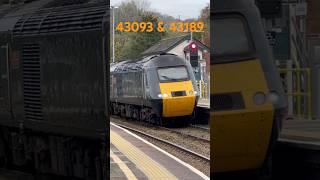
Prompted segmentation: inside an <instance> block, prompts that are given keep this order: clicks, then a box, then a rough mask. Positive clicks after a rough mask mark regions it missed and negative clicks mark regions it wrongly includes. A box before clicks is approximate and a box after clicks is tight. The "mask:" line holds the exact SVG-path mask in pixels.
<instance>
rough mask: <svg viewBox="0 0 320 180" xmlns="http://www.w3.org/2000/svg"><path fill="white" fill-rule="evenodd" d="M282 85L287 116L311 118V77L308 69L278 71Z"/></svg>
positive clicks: (283, 69)
mask: <svg viewBox="0 0 320 180" xmlns="http://www.w3.org/2000/svg"><path fill="white" fill-rule="evenodd" d="M279 72H280V76H281V78H282V84H283V87H284V90H285V93H286V94H287V97H288V115H289V116H295V117H298V118H308V119H311V118H312V109H311V108H312V107H311V104H312V102H311V101H312V97H311V77H310V69H309V68H282V69H279Z"/></svg>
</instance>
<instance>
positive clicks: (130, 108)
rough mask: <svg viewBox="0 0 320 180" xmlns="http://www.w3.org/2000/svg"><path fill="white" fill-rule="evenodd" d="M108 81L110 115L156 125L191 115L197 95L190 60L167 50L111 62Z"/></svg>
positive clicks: (184, 119)
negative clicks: (133, 58) (140, 57)
mask: <svg viewBox="0 0 320 180" xmlns="http://www.w3.org/2000/svg"><path fill="white" fill-rule="evenodd" d="M110 83H111V89H110V104H111V106H110V108H111V113H112V114H116V115H120V116H122V117H126V118H133V119H138V120H141V121H147V122H150V123H156V124H162V123H168V122H170V121H171V122H172V121H173V119H179V118H178V117H192V116H193V115H194V111H195V106H196V104H197V100H198V97H199V96H198V90H197V85H196V83H195V77H194V74H193V70H192V68H191V65H190V63H189V62H188V61H187V60H185V59H182V58H180V57H178V56H176V55H173V54H167V53H159V54H156V55H151V56H148V57H144V58H142V59H140V60H133V61H123V62H119V63H116V64H113V65H111V69H110ZM181 119H183V121H187V120H186V119H191V118H181ZM186 123H187V122H186Z"/></svg>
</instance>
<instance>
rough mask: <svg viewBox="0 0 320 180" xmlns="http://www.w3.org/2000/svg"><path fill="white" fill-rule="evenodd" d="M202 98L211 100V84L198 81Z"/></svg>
mask: <svg viewBox="0 0 320 180" xmlns="http://www.w3.org/2000/svg"><path fill="white" fill-rule="evenodd" d="M197 85H198V89H199V93H200V98H202V99H209V88H210V87H209V84H208V83H206V82H204V81H201V80H200V81H197Z"/></svg>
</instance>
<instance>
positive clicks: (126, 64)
mask: <svg viewBox="0 0 320 180" xmlns="http://www.w3.org/2000/svg"><path fill="white" fill-rule="evenodd" d="M164 56H171V57H175V58H177V57H178V56H177V55H175V54H170V53H161V54H157V55H151V56H146V57H144V58H142V59H140V60H131V61H130V60H127V61H121V62H119V63H114V64H111V65H110V72H137V71H142V70H143V68H144V67H145V65H146V64H147V63H149V62H151V61H152V60H155V59H157V58H158V57H160V58H162V57H164ZM166 58H167V57H166ZM178 58H179V57H178ZM179 59H182V58H179ZM160 61H161V60H160ZM158 64H159V63H158ZM153 65H157V64H153Z"/></svg>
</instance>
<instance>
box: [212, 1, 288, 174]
mask: <svg viewBox="0 0 320 180" xmlns="http://www.w3.org/2000/svg"><path fill="white" fill-rule="evenodd" d="M213 7H214V8H213V9H212V11H211V28H212V32H213V34H212V44H211V46H212V47H213V53H212V55H213V56H212V61H211V77H212V79H211V84H212V86H211V97H210V103H211V124H210V127H211V142H212V143H211V154H212V157H211V158H212V162H211V173H219V172H232V171H240V170H258V172H260V173H262V172H264V171H261V170H262V169H263V170H266V169H269V168H270V165H271V163H270V162H271V161H270V160H271V157H272V156H271V155H272V149H273V147H274V145H275V143H276V139H277V137H278V134H279V131H280V129H281V121H282V118H283V117H284V115H285V110H286V99H285V96H284V92H283V89H282V85H281V82H280V78H279V74H278V72H277V70H276V66H275V65H274V62H273V61H274V60H273V57H272V54H271V51H270V50H269V47H268V44H267V41H266V38H265V32H264V30H263V28H262V24H261V20H260V17H259V12H258V9H257V8H256V6H255V5H254V4H253V3H252V2H251V1H248V0H216V1H214V2H213ZM255 172H256V171H255ZM265 172H267V171H265ZM265 175H268V174H265ZM211 176H215V174H211Z"/></svg>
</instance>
